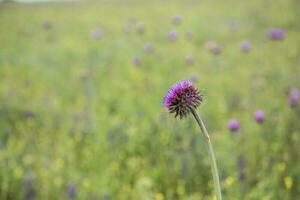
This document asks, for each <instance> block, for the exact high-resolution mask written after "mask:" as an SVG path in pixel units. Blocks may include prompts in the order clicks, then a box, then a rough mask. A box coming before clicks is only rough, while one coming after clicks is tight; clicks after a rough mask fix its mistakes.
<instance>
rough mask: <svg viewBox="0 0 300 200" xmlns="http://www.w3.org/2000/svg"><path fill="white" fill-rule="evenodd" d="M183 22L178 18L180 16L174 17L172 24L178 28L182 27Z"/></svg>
mask: <svg viewBox="0 0 300 200" xmlns="http://www.w3.org/2000/svg"><path fill="white" fill-rule="evenodd" d="M181 22H182V19H181V17H180V16H178V15H177V16H174V17H173V18H172V23H173V24H174V25H176V26H178V25H180V24H181Z"/></svg>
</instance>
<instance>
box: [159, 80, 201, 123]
mask: <svg viewBox="0 0 300 200" xmlns="http://www.w3.org/2000/svg"><path fill="white" fill-rule="evenodd" d="M202 101H203V96H202V95H201V94H200V92H199V90H198V89H197V88H195V87H194V85H193V83H192V82H191V81H189V80H183V81H179V82H177V83H176V84H174V85H173V86H172V87H171V88H170V89H169V91H168V93H167V95H166V96H165V97H164V100H163V105H164V107H166V108H167V109H168V110H169V111H170V113H175V117H177V116H179V117H180V119H182V118H183V117H186V116H187V115H188V114H189V113H190V108H191V107H192V108H197V107H198V106H199V105H200V104H201V103H202Z"/></svg>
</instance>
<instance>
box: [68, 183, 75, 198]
mask: <svg viewBox="0 0 300 200" xmlns="http://www.w3.org/2000/svg"><path fill="white" fill-rule="evenodd" d="M67 193H68V197H69V199H75V197H76V186H75V185H73V184H70V185H69V186H68V190H67Z"/></svg>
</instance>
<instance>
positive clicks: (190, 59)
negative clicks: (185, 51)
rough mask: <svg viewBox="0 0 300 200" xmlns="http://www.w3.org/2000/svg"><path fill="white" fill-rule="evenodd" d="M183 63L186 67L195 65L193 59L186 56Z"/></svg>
mask: <svg viewBox="0 0 300 200" xmlns="http://www.w3.org/2000/svg"><path fill="white" fill-rule="evenodd" d="M185 63H186V64H187V65H193V64H194V63H195V60H194V58H193V57H192V56H187V57H186V58H185Z"/></svg>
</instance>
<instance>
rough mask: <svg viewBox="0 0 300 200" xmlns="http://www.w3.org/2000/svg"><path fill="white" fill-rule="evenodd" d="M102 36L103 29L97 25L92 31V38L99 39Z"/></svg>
mask: <svg viewBox="0 0 300 200" xmlns="http://www.w3.org/2000/svg"><path fill="white" fill-rule="evenodd" d="M101 36H102V31H101V29H100V28H99V27H96V28H94V29H93V30H92V31H91V37H92V38H94V39H99V38H100V37H101Z"/></svg>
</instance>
